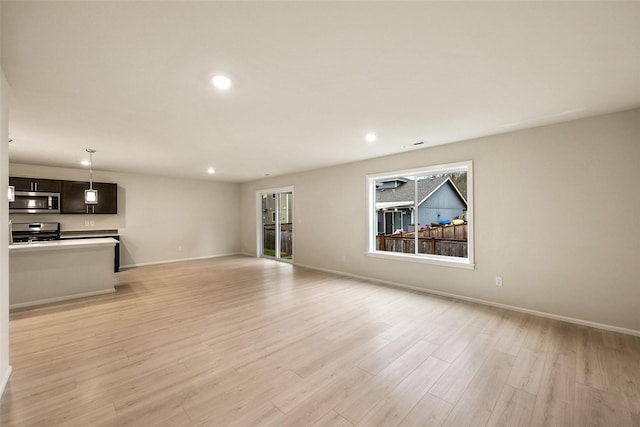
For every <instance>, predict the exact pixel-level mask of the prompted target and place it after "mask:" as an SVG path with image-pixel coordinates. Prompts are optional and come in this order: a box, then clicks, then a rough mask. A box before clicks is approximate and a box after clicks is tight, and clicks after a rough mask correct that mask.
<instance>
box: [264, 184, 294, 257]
mask: <svg viewBox="0 0 640 427" xmlns="http://www.w3.org/2000/svg"><path fill="white" fill-rule="evenodd" d="M274 193H276V194H277V193H291V197H292V198H293V203H292V206H291V216H292V218H293V220H292V221H291V233H292V234H293V239H292V241H291V253H292V254H293V256H292V257H291V258H292V259H290V260H289V259H283V258H280V257H270V256H267V255H264V254H263V250H262V249H263V248H262V243H263V242H262V240H263V230H262V196H263V195H270V194H274ZM295 205H296V196H295V193H294V191H293V185H287V186H284V187H274V188H265V189H262V190H256V257H257V258H267V259H273V260H276V261H281V262H286V263H289V264H293V262H294V260H295V253H296V251H295V236H296V231H295V218H296V213H295ZM277 224H278V225H280V220H279V216H278V222H277ZM276 229H279V228H278V227H276ZM276 235H279V232H278V233H276Z"/></svg>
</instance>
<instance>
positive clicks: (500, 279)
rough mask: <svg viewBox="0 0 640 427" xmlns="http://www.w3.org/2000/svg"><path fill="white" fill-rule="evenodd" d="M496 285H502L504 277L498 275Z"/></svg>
mask: <svg viewBox="0 0 640 427" xmlns="http://www.w3.org/2000/svg"><path fill="white" fill-rule="evenodd" d="M496 286H502V277H501V276H497V277H496Z"/></svg>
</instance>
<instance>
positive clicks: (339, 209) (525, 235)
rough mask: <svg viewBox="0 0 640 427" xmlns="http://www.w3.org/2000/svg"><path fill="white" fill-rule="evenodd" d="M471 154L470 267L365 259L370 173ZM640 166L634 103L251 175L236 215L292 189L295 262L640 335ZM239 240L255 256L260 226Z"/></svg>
mask: <svg viewBox="0 0 640 427" xmlns="http://www.w3.org/2000/svg"><path fill="white" fill-rule="evenodd" d="M464 160H473V162H474V164H473V167H474V192H475V193H474V196H475V261H476V268H475V270H464V269H457V268H450V267H441V266H435V265H425V264H418V263H412V262H403V261H395V260H387V259H379V258H372V257H368V256H366V248H367V225H366V218H367V207H366V180H365V176H366V175H367V174H376V173H383V172H387V171H394V170H401V169H412V168H418V167H421V166H428V165H437V164H445V163H452V162H458V161H464ZM639 164H640V110H639V109H636V110H630V111H625V112H621V113H617V114H610V115H604V116H597V117H592V118H588V119H583V120H576V121H572V122H566V123H562V124H557V125H551V126H544V127H538V128H533V129H529V130H524V131H518V132H512V133H505V134H501V135H495V136H489V137H484V138H479V139H476V140H471V141H464V142H460V143H456V144H448V145H443V146H438V147H433V148H426V149H423V150H419V151H412V152H408V153H402V154H398V155H392V156H387V157H382V158H377V159H372V160H367V161H362V162H357V163H351V164H347V165H342V166H337V167H332V168H326V169H319V170H314V171H310V172H305V173H299V174H293V175H288V176H280V177H273V178H270V179H264V180H260V181H255V182H250V183H246V184H243V185H242V200H241V207H242V209H241V212H242V216H241V218H240V222H241V223H243V224H255V223H256V219H255V212H256V197H255V192H256V190H258V189H262V188H271V187H279V186H285V185H293V186H294V187H295V195H296V198H295V207H294V209H295V220H294V223H295V231H294V236H295V258H294V259H295V262H296V264H301V265H308V266H313V267H315V268H321V269H327V270H334V271H341V272H345V273H347V274H352V275H358V276H366V277H371V278H375V279H378V280H383V281H390V282H397V283H401V284H404V285H408V286H412V287H416V288H421V289H430V290H435V291H439V292H446V293H451V294H456V295H461V296H464V297H468V298H476V299H482V300H486V301H490V302H493V303H499V304H505V305H510V306H515V307H520V308H524V309H529V310H537V311H541V312H545V313H550V314H552V315H557V316H566V317H570V318H573V319H580V320H585V321H590V322H596V323H600V324H606V325H611V326H615V327H619V328H626V329H630V330H634V331H640V315H638V307H640V286H638V280H639V278H640V232H639V231H638V226H637V224H636V223H637V219H638V218H640V197H639V194H640V168H639V167H638V165H639ZM336 188H340V191H339V192H336V191H335V189H336ZM326 194H332V200H331V203H327V202H326ZM550 206H553V216H552V217H550V216H549V212H550V211H549V207H550ZM603 207H606V208H608V209H609V210H608V211H609V212H618V213H620V214H619V215H618V216H616V217H610V222H605V221H604V220H603ZM344 218H360V220H358V221H355V222H354V221H344ZM319 224H331V227H328V228H327V227H324V226H319ZM241 237H242V250H243V252H246V253H249V254H254V253H255V248H256V228H255V226H253V227H252V226H246V227H242V229H241ZM496 276H502V277H503V278H504V286H503V287H496V286H495V277H496Z"/></svg>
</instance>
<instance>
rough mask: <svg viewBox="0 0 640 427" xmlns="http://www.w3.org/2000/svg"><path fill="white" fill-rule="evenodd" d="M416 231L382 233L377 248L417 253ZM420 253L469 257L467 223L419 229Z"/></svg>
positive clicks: (377, 239)
mask: <svg viewBox="0 0 640 427" xmlns="http://www.w3.org/2000/svg"><path fill="white" fill-rule="evenodd" d="M415 245H416V239H415V232H411V233H399V234H387V235H380V236H377V238H376V249H377V250H379V251H387V252H401V253H405V254H412V253H415ZM418 253H421V254H431V255H445V256H454V257H460V258H466V257H467V224H461V225H450V226H446V227H434V228H431V229H429V230H421V231H418Z"/></svg>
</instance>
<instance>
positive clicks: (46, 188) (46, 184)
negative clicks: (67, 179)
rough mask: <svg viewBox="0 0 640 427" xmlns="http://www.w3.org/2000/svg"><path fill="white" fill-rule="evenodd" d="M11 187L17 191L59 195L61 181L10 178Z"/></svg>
mask: <svg viewBox="0 0 640 427" xmlns="http://www.w3.org/2000/svg"><path fill="white" fill-rule="evenodd" d="M9 185H13V186H14V187H15V189H16V191H41V192H43V193H59V192H60V191H61V190H60V187H61V181H58V180H55V179H37V178H18V177H15V176H10V177H9Z"/></svg>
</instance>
